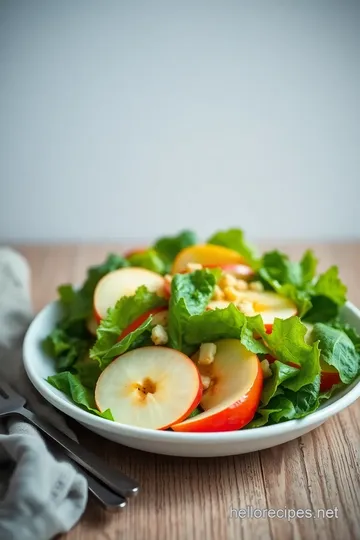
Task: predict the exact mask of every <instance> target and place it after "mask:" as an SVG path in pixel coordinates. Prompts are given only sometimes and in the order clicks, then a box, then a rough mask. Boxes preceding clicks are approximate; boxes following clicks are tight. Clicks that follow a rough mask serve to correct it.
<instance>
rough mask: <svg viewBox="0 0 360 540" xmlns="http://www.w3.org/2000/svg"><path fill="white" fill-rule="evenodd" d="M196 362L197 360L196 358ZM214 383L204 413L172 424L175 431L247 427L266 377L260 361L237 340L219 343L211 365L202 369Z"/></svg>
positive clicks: (203, 373)
mask: <svg viewBox="0 0 360 540" xmlns="http://www.w3.org/2000/svg"><path fill="white" fill-rule="evenodd" d="M195 360H196V357H195ZM198 367H199V370H200V373H201V374H202V375H206V376H208V377H210V379H211V383H210V386H209V388H208V390H206V391H205V392H204V394H203V397H202V399H201V402H200V405H201V406H202V408H203V409H204V412H202V413H200V414H198V415H197V416H194V417H193V418H189V419H188V420H185V421H184V422H181V423H177V424H173V425H172V426H171V427H172V429H173V430H174V431H186V432H211V431H233V430H237V429H241V428H242V427H244V426H245V425H246V424H248V423H249V422H250V421H251V420H252V418H253V417H254V414H255V412H256V409H257V408H258V406H259V402H260V395H261V391H262V386H263V373H262V370H261V366H260V362H259V359H258V357H257V356H256V355H255V354H253V353H250V352H249V351H247V350H246V349H245V347H244V346H243V345H242V344H241V343H240V341H239V340H237V339H223V340H220V341H217V342H216V355H215V359H214V361H213V363H212V364H210V365H206V366H203V365H201V366H200V365H199V366H198Z"/></svg>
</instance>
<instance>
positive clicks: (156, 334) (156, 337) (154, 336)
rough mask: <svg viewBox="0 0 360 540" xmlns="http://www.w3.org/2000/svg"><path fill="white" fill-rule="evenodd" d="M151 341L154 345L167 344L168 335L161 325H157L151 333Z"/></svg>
mask: <svg viewBox="0 0 360 540" xmlns="http://www.w3.org/2000/svg"><path fill="white" fill-rule="evenodd" d="M151 340H152V342H153V343H154V345H165V344H166V343H167V342H168V335H167V332H166V330H165V328H164V327H163V326H161V324H157V325H156V326H154V328H153V329H152V331H151Z"/></svg>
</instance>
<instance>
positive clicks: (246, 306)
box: [237, 300, 255, 317]
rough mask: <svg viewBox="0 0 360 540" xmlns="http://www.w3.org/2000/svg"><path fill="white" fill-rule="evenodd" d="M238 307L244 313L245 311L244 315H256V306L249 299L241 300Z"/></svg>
mask: <svg viewBox="0 0 360 540" xmlns="http://www.w3.org/2000/svg"><path fill="white" fill-rule="evenodd" d="M237 307H238V309H239V310H240V311H241V312H242V313H244V315H247V316H248V317H252V316H253V315H255V311H254V306H253V304H252V302H250V301H249V300H241V301H240V302H238V304H237Z"/></svg>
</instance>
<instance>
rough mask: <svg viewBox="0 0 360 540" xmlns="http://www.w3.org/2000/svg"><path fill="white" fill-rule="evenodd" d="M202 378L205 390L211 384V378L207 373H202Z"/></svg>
mask: <svg viewBox="0 0 360 540" xmlns="http://www.w3.org/2000/svg"><path fill="white" fill-rule="evenodd" d="M200 379H201V382H202V386H203V390H207V389H208V388H209V386H210V384H211V378H210V377H208V376H207V375H200Z"/></svg>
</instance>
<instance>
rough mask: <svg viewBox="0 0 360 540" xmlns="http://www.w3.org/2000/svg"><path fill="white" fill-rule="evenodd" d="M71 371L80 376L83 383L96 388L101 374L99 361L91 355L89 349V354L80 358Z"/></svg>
mask: <svg viewBox="0 0 360 540" xmlns="http://www.w3.org/2000/svg"><path fill="white" fill-rule="evenodd" d="M71 372H72V373H74V374H75V375H77V376H78V378H79V380H80V382H81V384H83V385H84V386H86V388H90V389H91V390H95V386H96V382H97V380H98V378H99V377H100V374H101V369H100V366H99V362H98V361H97V360H94V359H93V358H90V357H89V350H87V354H86V355H85V356H84V357H83V358H80V359H79V360H78V361H77V362H76V363H75V364H74V365H73V366H72V368H71Z"/></svg>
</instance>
